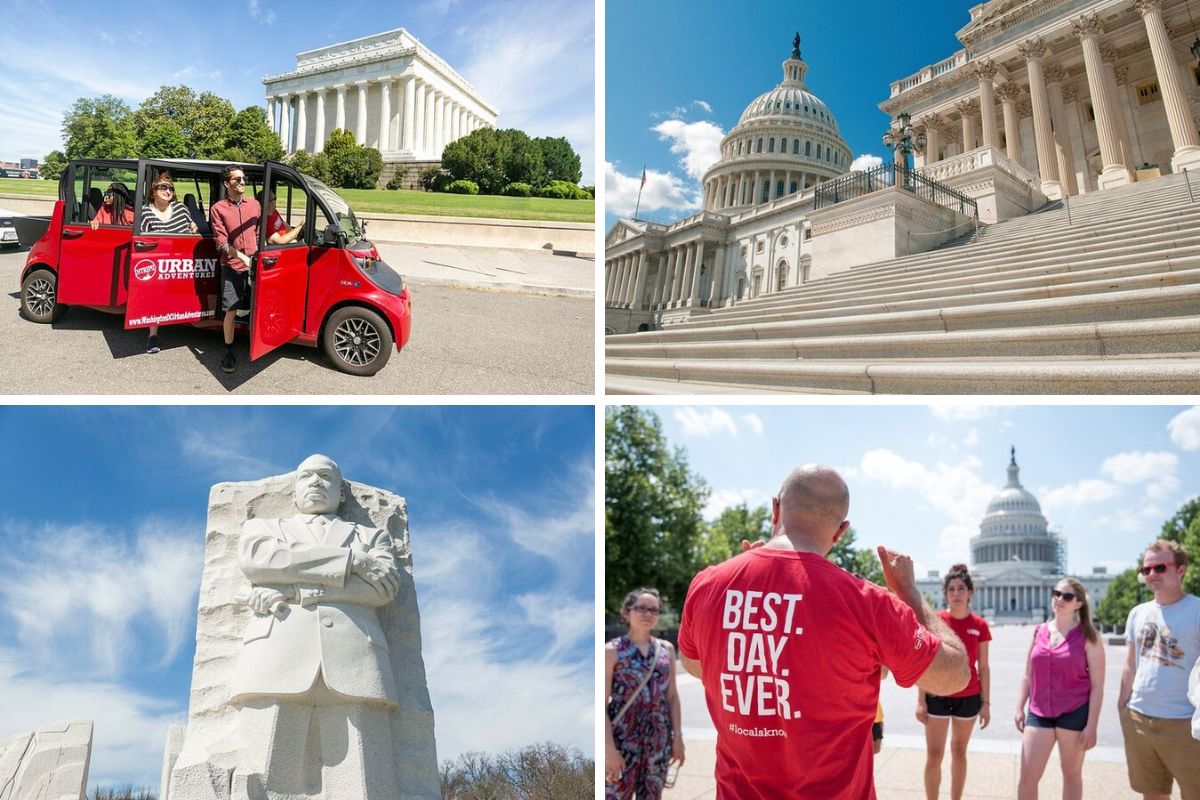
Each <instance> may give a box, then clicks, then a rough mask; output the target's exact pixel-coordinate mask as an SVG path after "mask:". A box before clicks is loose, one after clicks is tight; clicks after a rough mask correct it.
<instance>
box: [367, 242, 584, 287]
mask: <svg viewBox="0 0 1200 800" xmlns="http://www.w3.org/2000/svg"><path fill="white" fill-rule="evenodd" d="M377 247H378V248H379V255H380V257H381V258H382V259H383V260H384V261H386V262H387V263H388V264H390V265H391V266H392V267H393V268H395V270H396V271H397V272H399V273H400V274H401V275H403V276H404V278H405V280H408V281H409V282H410V283H423V284H437V285H443V286H448V287H455V286H463V287H470V288H476V289H501V290H503V289H508V290H511V291H516V292H522V293H533V294H547V295H565V296H570V297H592V296H594V295H595V292H596V259H595V258H594V257H592V256H587V255H580V256H573V255H557V254H554V253H551V252H549V251H545V252H543V251H539V250H516V249H502V248H496V247H470V246H458V247H453V246H449V245H432V244H401V243H397V242H380V243H378V245H377Z"/></svg>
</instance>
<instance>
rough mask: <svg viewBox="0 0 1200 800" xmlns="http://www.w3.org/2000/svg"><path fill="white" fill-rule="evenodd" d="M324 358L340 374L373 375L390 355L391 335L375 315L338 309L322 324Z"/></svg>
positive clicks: (357, 309) (358, 310)
mask: <svg viewBox="0 0 1200 800" xmlns="http://www.w3.org/2000/svg"><path fill="white" fill-rule="evenodd" d="M322 338H323V343H324V346H325V354H326V355H327V356H329V358H330V359H331V360H332V361H333V363H334V365H335V366H336V367H337V368H338V369H339V370H341V371H342V372H348V373H350V374H351V375H374V374H375V373H376V372H379V370H381V369H383V365H384V364H386V363H387V360H388V358H389V357H390V356H391V354H392V332H391V330H389V329H388V326H387V323H386V322H384V321H383V318H382V317H380V316H379V315H378V314H376V313H375V312H374V311H371V310H370V309H366V308H358V307H356V306H347V307H346V308H339V309H338V310H337V311H335V312H333V314H332V315H331V316H330V317H329V321H328V322H326V323H325V334H324V336H323V337H322Z"/></svg>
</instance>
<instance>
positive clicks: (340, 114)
mask: <svg viewBox="0 0 1200 800" xmlns="http://www.w3.org/2000/svg"><path fill="white" fill-rule="evenodd" d="M333 88H334V90H335V91H336V92H337V106H336V107H335V109H334V112H333V127H335V128H340V129H341V130H346V84H344V83H339V84H337V85H336V86H334V87H333Z"/></svg>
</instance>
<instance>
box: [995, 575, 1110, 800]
mask: <svg viewBox="0 0 1200 800" xmlns="http://www.w3.org/2000/svg"><path fill="white" fill-rule="evenodd" d="M1050 605H1051V607H1052V608H1053V610H1054V619H1053V620H1051V621H1049V622H1047V623H1045V624H1044V625H1038V626H1037V627H1036V628H1035V629H1034V631H1033V642H1032V643H1031V644H1030V645H1029V655H1028V657H1027V658H1026V659H1025V676H1024V677H1023V678H1022V679H1021V688H1020V690H1019V691H1018V692H1017V698H1018V700H1017V714H1016V717H1015V720H1014V721H1015V722H1016V725H1017V730H1018V731H1021V737H1022V738H1021V778H1020V782H1019V783H1018V784H1017V798H1018V800H1035V799H1036V798H1037V796H1038V782H1039V781H1040V780H1041V779H1042V773H1043V772H1045V770H1046V762H1047V761H1048V760H1049V759H1050V751H1051V750H1053V749H1054V745H1055V744H1056V743H1057V744H1058V760H1059V762H1060V763H1061V764H1062V773H1063V800H1079V799H1080V798H1082V797H1083V755H1084V753H1085V752H1087V751H1088V750H1089V749H1091V748H1092V747H1095V746H1096V725H1097V723H1098V721H1099V719H1100V703H1101V701H1102V700H1103V697H1104V646H1103V645H1102V644H1101V643H1100V637H1099V636H1098V635H1097V634H1096V628H1095V627H1094V626H1093V625H1092V614H1091V610H1090V609H1089V607H1088V598H1087V590H1086V589H1084V588H1083V584H1082V583H1080V582H1079V581H1077V580H1075V579H1074V578H1063V579H1062V580H1061V581H1059V582H1058V584H1057V585H1056V586H1055V587H1054V590H1053V591H1052V592H1051V597H1050ZM1026 700H1028V701H1029V711H1028V713H1026V710H1025V702H1026Z"/></svg>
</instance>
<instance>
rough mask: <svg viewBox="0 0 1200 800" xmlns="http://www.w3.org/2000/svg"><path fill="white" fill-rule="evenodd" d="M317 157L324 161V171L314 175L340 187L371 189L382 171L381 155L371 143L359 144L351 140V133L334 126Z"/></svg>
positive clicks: (352, 135)
mask: <svg viewBox="0 0 1200 800" xmlns="http://www.w3.org/2000/svg"><path fill="white" fill-rule="evenodd" d="M317 158H318V159H323V160H324V162H325V170H324V171H325V172H326V173H327V174H326V175H317V176H315V177H317V178H320V179H321V180H326V181H328V182H329V183H330V184H332V185H333V186H336V187H338V188H340V189H374V188H375V186H376V185H377V184H378V183H379V173H381V172H383V156H382V155H381V154H380V152H379V151H378V150H376V149H375V148H373V147H362V146H361V145H359V144H358V143H357V142H356V141H354V134H352V133H350V132H349V131H344V130H342V129H341V128H335V129H334V130H333V132H332V133H330V134H329V140H328V141H327V142H326V143H325V149H324V150H323V151H322V152H321V155H319V156H317Z"/></svg>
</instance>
